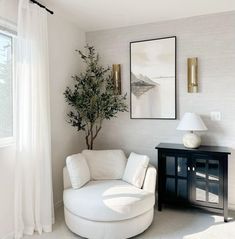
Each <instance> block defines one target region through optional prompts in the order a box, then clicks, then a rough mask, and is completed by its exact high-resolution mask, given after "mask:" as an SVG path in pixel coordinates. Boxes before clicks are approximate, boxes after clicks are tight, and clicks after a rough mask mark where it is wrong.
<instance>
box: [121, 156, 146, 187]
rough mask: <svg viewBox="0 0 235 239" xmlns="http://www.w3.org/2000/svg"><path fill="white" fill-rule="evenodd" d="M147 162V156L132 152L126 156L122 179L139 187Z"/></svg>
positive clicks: (142, 180)
mask: <svg viewBox="0 0 235 239" xmlns="http://www.w3.org/2000/svg"><path fill="white" fill-rule="evenodd" d="M148 163H149V157H148V156H146V155H140V154H136V153H133V152H132V153H131V154H130V156H129V158H128V161H127V165H126V169H125V172H124V175H123V177H122V179H123V180H124V181H126V182H128V183H130V184H132V185H134V186H136V187H138V188H141V187H142V186H143V182H144V177H145V173H146V170H147V167H148Z"/></svg>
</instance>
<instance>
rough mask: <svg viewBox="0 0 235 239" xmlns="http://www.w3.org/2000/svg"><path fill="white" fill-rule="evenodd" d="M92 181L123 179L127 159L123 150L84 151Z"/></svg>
mask: <svg viewBox="0 0 235 239" xmlns="http://www.w3.org/2000/svg"><path fill="white" fill-rule="evenodd" d="M82 155H83V156H84V157H85V158H86V160H87V164H88V166H89V169H90V173H91V178H92V180H104V179H121V178H122V176H123V173H124V170H125V167H126V162H127V158H126V156H125V154H124V152H123V151H122V150H118V149H114V150H87V149H86V150H83V151H82Z"/></svg>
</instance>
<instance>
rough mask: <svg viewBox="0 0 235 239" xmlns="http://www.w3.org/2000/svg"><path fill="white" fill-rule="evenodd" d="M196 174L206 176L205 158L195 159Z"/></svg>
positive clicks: (198, 176) (201, 176) (200, 176)
mask: <svg viewBox="0 0 235 239" xmlns="http://www.w3.org/2000/svg"><path fill="white" fill-rule="evenodd" d="M196 176H197V178H206V160H205V159H197V160H196Z"/></svg>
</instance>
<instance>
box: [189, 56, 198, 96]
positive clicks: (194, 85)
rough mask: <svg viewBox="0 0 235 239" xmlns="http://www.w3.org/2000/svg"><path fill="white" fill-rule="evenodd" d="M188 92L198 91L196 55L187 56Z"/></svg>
mask: <svg viewBox="0 0 235 239" xmlns="http://www.w3.org/2000/svg"><path fill="white" fill-rule="evenodd" d="M188 92H189V93H197V92H198V60H197V57H194V58H188Z"/></svg>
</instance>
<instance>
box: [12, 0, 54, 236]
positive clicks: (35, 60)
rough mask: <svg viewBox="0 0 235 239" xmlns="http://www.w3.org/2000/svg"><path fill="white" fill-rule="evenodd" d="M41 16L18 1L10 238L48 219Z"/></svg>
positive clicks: (48, 226) (47, 227) (43, 227)
mask: <svg viewBox="0 0 235 239" xmlns="http://www.w3.org/2000/svg"><path fill="white" fill-rule="evenodd" d="M47 38H48V37H47V12H46V11H45V9H42V8H40V7H38V6H37V5H35V4H32V3H30V1H29V0H20V1H19V9H18V38H17V43H16V148H17V149H16V182H15V238H17V239H18V238H21V237H22V236H23V235H24V234H28V235H32V234H33V233H34V231H38V232H39V233H42V232H43V231H45V232H50V231H51V230H52V224H53V221H54V212H53V200H52V199H53V197H52V179H51V137H50V102H49V69H48V65H49V62H48V40H47Z"/></svg>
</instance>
